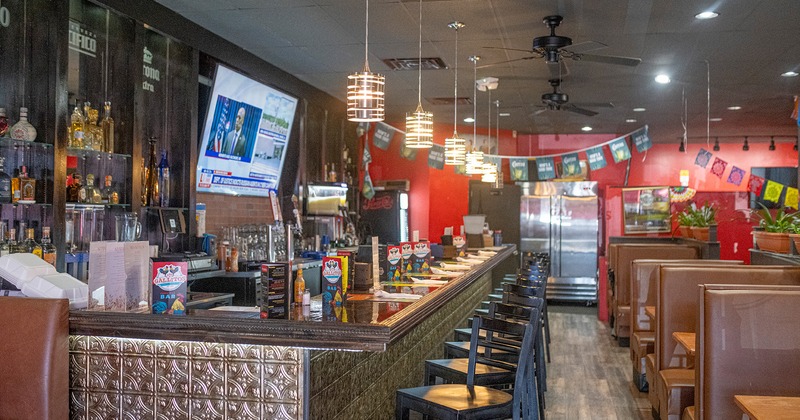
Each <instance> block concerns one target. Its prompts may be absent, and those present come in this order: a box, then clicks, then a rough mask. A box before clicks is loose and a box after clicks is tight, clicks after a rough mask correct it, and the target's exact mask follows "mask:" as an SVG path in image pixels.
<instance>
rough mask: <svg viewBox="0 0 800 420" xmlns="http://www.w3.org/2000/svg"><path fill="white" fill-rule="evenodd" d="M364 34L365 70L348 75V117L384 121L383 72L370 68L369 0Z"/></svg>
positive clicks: (354, 120) (354, 119)
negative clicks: (379, 72)
mask: <svg viewBox="0 0 800 420" xmlns="http://www.w3.org/2000/svg"><path fill="white" fill-rule="evenodd" d="M365 26H366V30H365V35H364V71H362V72H355V73H353V74H351V75H349V76H347V119H348V120H349V121H353V122H376V121H383V118H384V115H385V109H384V103H383V101H384V88H385V87H386V79H385V78H384V77H383V75H382V74H378V73H373V72H371V71H370V70H369V0H366V25H365Z"/></svg>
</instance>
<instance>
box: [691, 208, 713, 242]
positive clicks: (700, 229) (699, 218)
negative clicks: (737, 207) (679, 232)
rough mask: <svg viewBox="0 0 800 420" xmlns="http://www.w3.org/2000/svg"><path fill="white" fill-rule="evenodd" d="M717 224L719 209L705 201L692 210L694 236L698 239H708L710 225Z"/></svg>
mask: <svg viewBox="0 0 800 420" xmlns="http://www.w3.org/2000/svg"><path fill="white" fill-rule="evenodd" d="M716 224H717V209H715V208H714V206H713V205H711V204H708V203H705V204H703V206H702V207H700V208H699V209H693V210H692V237H694V239H697V240H698V241H708V236H709V235H708V230H709V226H711V225H716Z"/></svg>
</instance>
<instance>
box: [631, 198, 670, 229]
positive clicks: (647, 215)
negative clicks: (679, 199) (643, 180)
mask: <svg viewBox="0 0 800 420" xmlns="http://www.w3.org/2000/svg"><path fill="white" fill-rule="evenodd" d="M669 203H670V201H669V187H637V188H623V189H622V210H623V213H624V215H625V217H624V222H623V223H624V224H625V225H624V227H625V229H624V232H625V234H626V235H631V234H644V233H660V232H663V233H669V232H671V231H672V217H671V215H670V212H669Z"/></svg>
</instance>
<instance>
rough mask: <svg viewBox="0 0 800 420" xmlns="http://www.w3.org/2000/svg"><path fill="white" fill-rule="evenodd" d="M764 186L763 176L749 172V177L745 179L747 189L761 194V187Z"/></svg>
mask: <svg viewBox="0 0 800 420" xmlns="http://www.w3.org/2000/svg"><path fill="white" fill-rule="evenodd" d="M763 187H764V178H761V177H760V176H758V175H753V174H750V179H749V180H748V181H747V191H750V192H751V193H753V194H755V195H761V189H762V188H763Z"/></svg>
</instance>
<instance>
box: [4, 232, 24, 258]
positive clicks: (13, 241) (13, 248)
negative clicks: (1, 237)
mask: <svg viewBox="0 0 800 420" xmlns="http://www.w3.org/2000/svg"><path fill="white" fill-rule="evenodd" d="M16 236H17V230H16V229H14V228H11V229H9V230H8V235H6V237H7V238H8V241H6V243H7V244H8V253H9V254H17V253H20V252H25V251H22V250H21V249H20V247H19V246H18V245H17V238H16Z"/></svg>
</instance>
